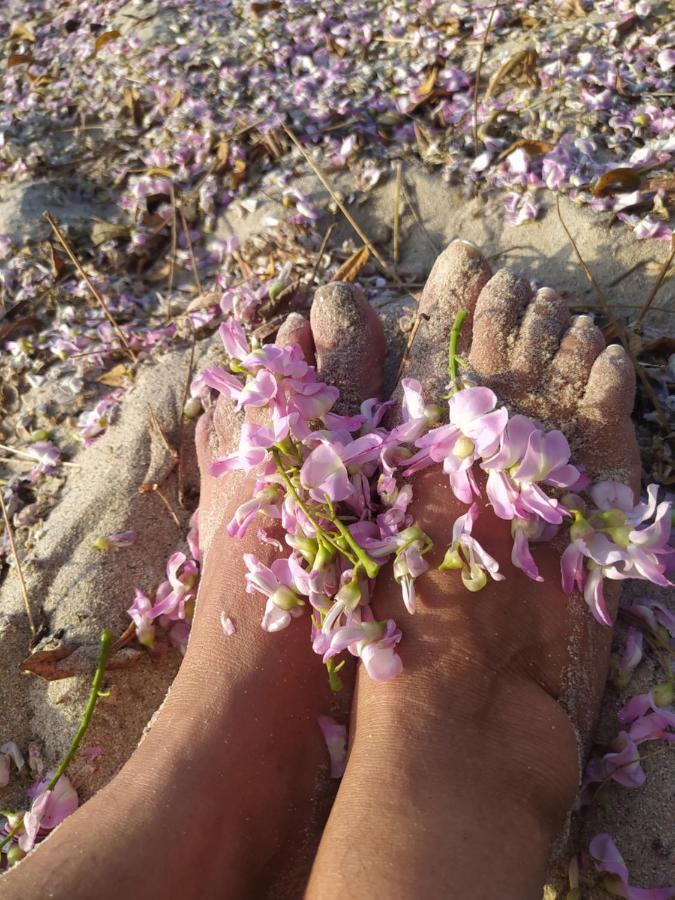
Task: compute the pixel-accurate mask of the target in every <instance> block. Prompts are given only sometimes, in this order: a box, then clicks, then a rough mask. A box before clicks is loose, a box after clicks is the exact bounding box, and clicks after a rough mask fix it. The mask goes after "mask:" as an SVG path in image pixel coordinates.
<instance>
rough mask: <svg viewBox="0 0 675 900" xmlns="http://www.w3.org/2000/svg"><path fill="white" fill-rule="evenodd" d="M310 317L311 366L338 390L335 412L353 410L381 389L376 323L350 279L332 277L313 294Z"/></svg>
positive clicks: (381, 344)
mask: <svg viewBox="0 0 675 900" xmlns="http://www.w3.org/2000/svg"><path fill="white" fill-rule="evenodd" d="M310 323H311V328H312V335H313V338H314V346H315V348H316V366H317V372H318V373H319V376H320V377H321V379H322V380H323V381H326V382H327V383H328V384H332V385H335V387H337V388H339V390H340V399H339V400H338V402H337V403H336V405H335V410H336V412H339V413H353V412H355V411H358V408H359V406H360V404H361V403H362V402H363V401H364V400H366V399H367V398H368V397H379V396H380V394H381V391H382V381H383V372H384V354H385V342H384V331H383V330H382V323H381V322H380V320H379V318H378V316H377V313H376V312H375V310H374V309H373V308H372V306H371V305H370V303H369V302H368V298H367V297H366V295H365V294H364V292H363V291H362V290H361V288H359V287H357V286H356V285H353V284H349V283H347V282H333V283H332V284H327V285H324V286H323V287H320V288H319V289H318V290H317V292H316V294H315V295H314V301H313V303H312V310H311V313H310Z"/></svg>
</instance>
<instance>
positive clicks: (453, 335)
mask: <svg viewBox="0 0 675 900" xmlns="http://www.w3.org/2000/svg"><path fill="white" fill-rule="evenodd" d="M468 315H469V313H468V310H466V309H460V310H459V311H458V312H457V315H456V316H455V321H454V322H453V324H452V330H451V331H450V346H449V347H448V375H449V376H450V381H451V382H452V384H451V388H450V389H451V390H452V389H453V386H454V385H455V382H456V381H457V366H458V359H457V342H458V341H459V333H460V331H461V330H462V325H463V324H464V320H465V319H466V317H467V316H468Z"/></svg>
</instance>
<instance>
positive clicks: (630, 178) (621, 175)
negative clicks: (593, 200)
mask: <svg viewBox="0 0 675 900" xmlns="http://www.w3.org/2000/svg"><path fill="white" fill-rule="evenodd" d="M640 181H641V174H640V172H639V170H638V169H629V168H625V167H619V168H618V169H610V170H609V172H605V174H604V175H601V176H600V178H598V180H597V181H596V182H595V184H594V185H593V187H592V188H591V192H592V194H593V196H594V197H604V196H605V195H606V194H611V193H612V192H613V191H636V190H637V189H638V188H639V187H640Z"/></svg>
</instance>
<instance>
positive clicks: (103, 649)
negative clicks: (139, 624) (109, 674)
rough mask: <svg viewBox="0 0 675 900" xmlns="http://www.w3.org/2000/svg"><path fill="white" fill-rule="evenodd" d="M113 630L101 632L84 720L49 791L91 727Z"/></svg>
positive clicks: (52, 780) (48, 786)
mask: <svg viewBox="0 0 675 900" xmlns="http://www.w3.org/2000/svg"><path fill="white" fill-rule="evenodd" d="M112 639H113V636H112V631H108V629H107V628H106V629H105V631H103V632H102V634H101V645H100V649H99V651H98V665H97V666H96V672H95V674H94V680H93V681H92V683H91V691H90V692H89V699H88V700H87V705H86V707H85V710H84V714H83V715H82V721H81V722H80V727H79V728H78V729H77V732H76V733H75V737H74V738H73V740H72V742H71V744H70V747H69V748H68V752H67V753H66V755H65V756H64V757H63V759H62V760H61V763H60V765H59V767H58V769H57V770H56V772H54V775H53V777H52V779H51V781H50V782H49V784H48V785H47V790H48V791H53V790H54V788H55V786H56V782H57V781H58V780H59V778H60V777H61V776H62V775H63V773H64V772H65V771H66V769H67V768H68V766H69V765H70V762H71V760H72V758H73V757H74V756H75V754H76V753H77V748H78V747H79V746H80V741H81V740H82V738H83V737H84V735H85V733H86V731H87V728H89V722H90V721H91V717H92V715H93V714H94V709H95V708H96V701H97V700H98V698H99V696H100V693H101V684H102V683H103V673H104V672H105V667H106V663H107V662H108V656H109V655H110V648H111V647H112Z"/></svg>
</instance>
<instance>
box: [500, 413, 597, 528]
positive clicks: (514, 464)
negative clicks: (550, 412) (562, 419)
mask: <svg viewBox="0 0 675 900" xmlns="http://www.w3.org/2000/svg"><path fill="white" fill-rule="evenodd" d="M569 457H570V448H569V444H568V443H567V439H566V438H565V435H564V434H563V433H562V432H560V431H549V432H545V431H542V430H541V429H539V428H537V426H536V425H535V423H534V422H532V421H531V420H530V419H528V418H526V417H525V416H513V417H512V418H511V419H509V422H508V424H507V426H506V429H505V431H504V434H503V436H502V440H501V444H500V447H499V451H498V452H497V453H496V454H495V455H494V456H492V457H491V458H490V459H486V460H485V461H484V462H483V464H482V467H483V468H484V469H485V470H486V471H487V472H488V482H487V494H488V497H489V498H490V502H491V503H492V506H493V508H494V511H495V514H496V515H497V516H499V518H500V519H507V520H508V519H513V518H514V517H515V516H520V517H521V518H528V517H531V516H537V517H539V518H542V519H544V521H546V522H550V523H551V524H552V525H559V524H560V523H561V522H562V520H563V515H564V513H565V510H564V509H563V508H562V507H561V506H560V503H559V501H558V500H555V499H553V498H551V497H548V496H547V495H546V494H545V493H544V492H543V491H542V489H541V488H540V487H539V485H538V483H539V482H541V483H542V484H547V485H552V486H553V487H558V488H562V487H571V486H572V485H574V484H576V482H578V481H579V478H580V473H579V470H578V469H577V468H575V466H571V465H569V463H568V460H569Z"/></svg>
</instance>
